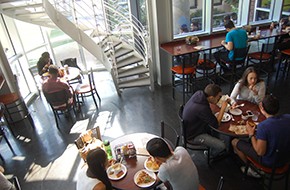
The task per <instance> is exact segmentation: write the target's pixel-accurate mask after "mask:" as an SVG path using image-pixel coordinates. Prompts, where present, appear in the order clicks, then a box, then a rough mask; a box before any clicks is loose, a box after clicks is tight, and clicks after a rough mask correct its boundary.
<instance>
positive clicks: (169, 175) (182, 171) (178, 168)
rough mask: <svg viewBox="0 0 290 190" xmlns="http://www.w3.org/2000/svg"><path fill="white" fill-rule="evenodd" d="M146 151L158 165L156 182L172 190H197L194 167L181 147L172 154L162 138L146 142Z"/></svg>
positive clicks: (197, 184) (197, 182) (197, 183)
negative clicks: (158, 181)
mask: <svg viewBox="0 0 290 190" xmlns="http://www.w3.org/2000/svg"><path fill="white" fill-rule="evenodd" d="M146 149H147V151H148V152H149V154H150V155H151V156H152V157H153V158H154V159H155V160H156V162H157V163H158V164H159V165H160V167H159V172H158V174H157V180H161V181H162V182H166V183H169V184H170V185H171V187H172V189H174V190H198V186H199V179H198V172H197V169H196V166H195V164H194V163H193V161H192V159H191V157H190V155H189V154H188V152H187V151H186V150H185V149H184V148H183V147H177V148H176V149H175V150H174V152H172V151H171V150H170V148H169V146H168V144H167V143H166V142H165V141H164V140H163V139H162V138H153V139H151V140H149V141H148V143H147V145H146Z"/></svg>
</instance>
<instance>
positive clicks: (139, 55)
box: [0, 0, 154, 94]
mask: <svg viewBox="0 0 290 190" xmlns="http://www.w3.org/2000/svg"><path fill="white" fill-rule="evenodd" d="M0 12H1V13H2V14H4V15H6V16H9V17H12V18H14V19H18V20H21V21H24V22H29V23H32V24H36V25H40V26H44V27H50V28H59V29H60V30H62V31H63V32H64V33H66V34H67V35H68V36H70V37H71V38H72V39H73V40H75V41H76V42H78V43H79V44H80V45H81V46H82V47H84V48H85V49H87V50H88V51H89V52H90V53H91V54H92V55H94V56H95V57H96V58H97V59H98V60H99V61H100V62H101V63H102V64H103V65H104V67H105V68H106V69H107V70H108V71H109V72H110V73H111V75H112V78H113V81H114V84H115V87H116V90H117V92H118V93H119V94H120V93H121V92H122V90H123V89H126V88H133V87H143V86H148V87H149V88H150V89H151V90H152V91H153V90H154V85H153V84H154V80H153V74H152V66H151V56H150V53H149V52H150V45H149V35H148V33H147V32H146V30H144V27H143V26H142V24H141V23H140V22H139V21H138V20H137V19H136V18H135V17H134V16H132V15H130V14H128V12H129V11H127V10H126V9H124V8H123V7H122V6H121V5H120V4H118V1H117V0H107V1H102V0H86V1H84V0H22V1H17V0H2V1H1V3H0Z"/></svg>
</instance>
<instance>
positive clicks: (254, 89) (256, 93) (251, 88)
mask: <svg viewBox="0 0 290 190" xmlns="http://www.w3.org/2000/svg"><path fill="white" fill-rule="evenodd" d="M249 89H250V90H251V91H253V93H254V95H258V91H257V89H256V86H255V85H251V86H249Z"/></svg>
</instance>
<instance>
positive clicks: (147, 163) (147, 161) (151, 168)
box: [144, 157, 159, 172]
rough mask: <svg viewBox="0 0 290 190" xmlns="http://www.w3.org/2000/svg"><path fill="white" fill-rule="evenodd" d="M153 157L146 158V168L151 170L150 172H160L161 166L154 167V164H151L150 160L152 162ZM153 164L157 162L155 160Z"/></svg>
mask: <svg viewBox="0 0 290 190" xmlns="http://www.w3.org/2000/svg"><path fill="white" fill-rule="evenodd" d="M152 159H153V158H152V157H149V158H147V159H146V160H145V162H144V167H145V168H146V170H148V171H150V172H158V171H159V166H158V168H157V167H156V168H153V167H152V166H150V162H151V163H152ZM153 164H156V163H155V162H154V161H153Z"/></svg>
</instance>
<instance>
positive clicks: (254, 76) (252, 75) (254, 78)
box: [241, 67, 261, 86]
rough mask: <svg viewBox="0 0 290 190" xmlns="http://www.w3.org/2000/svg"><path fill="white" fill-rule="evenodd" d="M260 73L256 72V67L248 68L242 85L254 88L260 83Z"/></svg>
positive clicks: (242, 79)
mask: <svg viewBox="0 0 290 190" xmlns="http://www.w3.org/2000/svg"><path fill="white" fill-rule="evenodd" d="M260 81H261V79H260V78H259V75H258V73H257V72H256V70H255V68H254V67H248V68H247V69H246V70H245V71H244V73H243V76H242V78H241V83H242V84H243V85H245V86H253V85H255V84H257V83H258V82H260Z"/></svg>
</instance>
